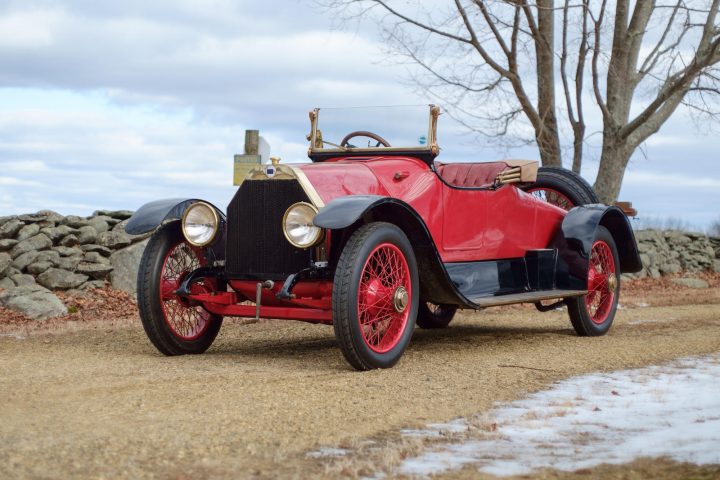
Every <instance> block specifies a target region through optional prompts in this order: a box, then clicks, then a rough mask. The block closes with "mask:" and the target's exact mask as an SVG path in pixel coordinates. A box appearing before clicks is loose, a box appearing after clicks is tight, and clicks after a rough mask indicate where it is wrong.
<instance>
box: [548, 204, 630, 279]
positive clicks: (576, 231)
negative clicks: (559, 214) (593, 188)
mask: <svg viewBox="0 0 720 480" xmlns="http://www.w3.org/2000/svg"><path fill="white" fill-rule="evenodd" d="M600 225H602V226H603V227H605V228H607V229H608V230H609V231H610V234H611V235H612V236H613V239H614V240H615V244H616V245H617V249H618V256H619V257H620V271H621V272H622V273H633V272H637V271H640V270H641V269H642V262H641V261H640V255H639V253H638V249H637V243H636V241H635V235H634V234H633V231H632V227H631V225H630V221H629V220H628V219H627V217H626V216H625V214H624V213H623V212H622V210H620V209H619V208H617V207H614V206H610V207H609V206H607V205H601V204H595V205H582V206H579V207H575V208H573V209H572V210H570V211H569V212H568V214H567V215H566V216H565V219H564V220H563V222H562V225H561V227H560V229H559V231H558V233H557V234H556V236H555V239H554V240H553V245H552V246H553V248H557V249H558V263H557V277H556V288H559V289H568V290H577V289H585V288H587V270H588V263H589V260H590V251H591V250H592V245H593V241H594V240H595V231H596V230H597V227H598V226H600Z"/></svg>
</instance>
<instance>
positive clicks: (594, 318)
mask: <svg viewBox="0 0 720 480" xmlns="http://www.w3.org/2000/svg"><path fill="white" fill-rule="evenodd" d="M604 245H605V246H607V250H609V252H608V251H606V247H605V246H604ZM601 254H604V255H602V257H603V258H601ZM610 256H611V257H612V268H608V267H607V262H609V261H610V258H609V257H610ZM605 258H607V261H604V260H605ZM598 264H600V265H606V266H604V267H603V268H602V269H600V270H605V272H603V273H602V275H607V273H606V272H607V271H609V270H611V274H612V276H613V277H614V280H610V279H609V278H610V277H609V276H607V278H608V280H606V281H605V282H602V280H601V279H600V280H598V281H593V277H594V276H595V273H593V272H597V271H598V269H597V268H594V267H593V265H598ZM619 267H620V258H619V256H618V252H617V246H616V245H615V240H614V239H613V237H612V235H611V234H610V231H609V230H608V229H607V228H605V227H603V226H602V225H601V226H598V228H597V230H596V232H595V239H594V241H593V250H592V252H591V255H590V265H589V267H588V289H589V290H590V292H589V293H588V294H587V295H584V296H582V297H574V298H568V299H566V300H565V303H566V304H567V307H568V314H569V315H570V322H571V323H572V326H573V328H574V329H575V332H576V333H577V334H578V335H580V336H581V337H596V336H599V335H605V333H607V331H608V330H609V329H610V327H611V326H612V323H613V320H614V319H615V313H616V312H617V305H618V300H619V298H620V268H619ZM593 283H594V284H595V285H596V286H597V287H598V288H593ZM613 283H614V285H613ZM603 285H604V286H603ZM609 292H612V298H609V297H604V295H608V294H609ZM603 298H604V299H605V300H604V302H603ZM588 300H589V301H590V302H591V303H593V304H595V303H597V304H599V307H597V309H596V310H595V311H593V308H592V307H591V306H589V305H588ZM605 308H606V309H607V311H605Z"/></svg>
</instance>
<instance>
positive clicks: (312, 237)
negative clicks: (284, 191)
mask: <svg viewBox="0 0 720 480" xmlns="http://www.w3.org/2000/svg"><path fill="white" fill-rule="evenodd" d="M316 214H317V209H316V208H315V207H314V206H312V205H310V204H309V203H305V202H298V203H296V204H294V205H291V206H290V208H288V209H287V210H286V211H285V216H284V217H283V232H284V233H285V238H287V239H288V242H290V243H291V244H293V245H294V246H296V247H298V248H308V247H312V246H313V245H315V244H317V243H318V242H319V241H320V239H321V238H322V229H321V228H320V227H316V226H315V225H313V219H314V218H315V215H316Z"/></svg>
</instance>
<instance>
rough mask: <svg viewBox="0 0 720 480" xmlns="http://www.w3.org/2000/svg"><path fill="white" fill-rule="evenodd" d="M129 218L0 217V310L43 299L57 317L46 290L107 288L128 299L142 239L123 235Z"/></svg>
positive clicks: (124, 214) (113, 214)
mask: <svg viewBox="0 0 720 480" xmlns="http://www.w3.org/2000/svg"><path fill="white" fill-rule="evenodd" d="M131 215H132V212H130V211H126V210H120V211H107V210H98V211H96V212H94V213H93V214H92V215H91V216H89V217H79V216H75V215H69V216H62V215H60V214H58V213H56V212H53V211H50V210H43V211H40V212H37V213H34V214H27V215H17V216H9V217H0V289H3V290H6V291H5V292H3V293H2V294H0V305H3V306H6V307H9V308H14V307H13V302H16V303H17V302H18V301H21V302H22V303H28V302H30V303H33V302H34V303H39V300H40V298H41V297H43V298H44V299H45V300H48V299H50V303H51V304H53V305H54V308H51V309H50V310H49V311H48V313H53V312H54V313H55V314H58V313H57V312H59V311H60V310H61V309H60V306H62V303H60V301H59V300H57V298H55V300H57V301H53V300H52V299H51V297H54V295H52V293H51V291H52V290H74V289H79V290H86V289H91V288H98V287H102V286H104V285H105V284H106V282H110V283H112V284H113V286H114V287H115V288H119V289H122V290H126V291H129V292H131V293H134V285H135V278H134V277H135V275H136V273H135V272H137V265H136V264H137V263H138V262H139V256H140V255H141V253H142V250H143V249H144V246H145V243H146V242H143V240H144V239H145V238H146V237H147V235H145V236H132V235H128V234H127V233H125V229H124V227H125V224H126V223H127V220H128V219H129V218H130V216H131ZM130 277H132V278H130ZM23 297H24V298H23ZM14 309H16V310H20V309H19V308H14ZM62 309H64V307H62ZM21 311H22V310H21ZM23 313H27V312H23ZM60 314H62V313H60ZM30 316H34V317H35V318H40V317H42V316H43V314H40V315H30ZM49 316H55V315H46V316H45V317H46V318H47V317H49Z"/></svg>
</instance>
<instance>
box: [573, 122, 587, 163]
mask: <svg viewBox="0 0 720 480" xmlns="http://www.w3.org/2000/svg"><path fill="white" fill-rule="evenodd" d="M572 127H573V139H574V140H573V163H572V171H573V172H575V173H577V174H578V175H580V169H581V168H582V154H583V150H582V149H583V142H584V141H585V123H584V122H575V123H573V126H572Z"/></svg>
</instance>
